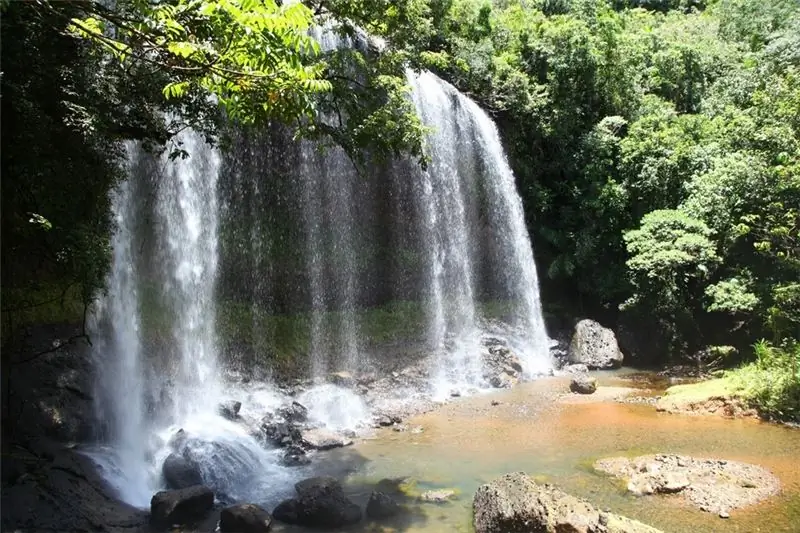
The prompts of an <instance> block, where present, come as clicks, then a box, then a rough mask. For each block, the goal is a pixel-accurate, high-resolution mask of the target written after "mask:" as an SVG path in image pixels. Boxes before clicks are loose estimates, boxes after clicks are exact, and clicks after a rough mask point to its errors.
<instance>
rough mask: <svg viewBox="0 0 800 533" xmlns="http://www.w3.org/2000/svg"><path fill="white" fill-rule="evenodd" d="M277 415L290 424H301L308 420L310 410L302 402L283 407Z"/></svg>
mask: <svg viewBox="0 0 800 533" xmlns="http://www.w3.org/2000/svg"><path fill="white" fill-rule="evenodd" d="M277 414H278V416H280V417H281V418H283V419H284V420H285V421H286V422H288V423H290V424H301V423H303V422H305V421H307V420H308V408H307V407H306V406H305V405H303V404H301V403H300V402H292V403H291V404H289V405H286V406H284V407H281V408H280V409H278V411H277Z"/></svg>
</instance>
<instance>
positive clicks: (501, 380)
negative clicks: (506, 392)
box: [489, 372, 519, 389]
mask: <svg viewBox="0 0 800 533" xmlns="http://www.w3.org/2000/svg"><path fill="white" fill-rule="evenodd" d="M518 382H519V379H517V378H516V377H515V376H512V375H510V374H508V373H507V372H501V373H500V374H497V375H496V376H492V378H491V379H490V380H489V384H490V385H491V386H492V387H494V388H496V389H510V388H511V387H513V386H514V385H516V384H517V383H518Z"/></svg>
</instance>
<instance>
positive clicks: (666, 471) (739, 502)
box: [595, 454, 780, 518]
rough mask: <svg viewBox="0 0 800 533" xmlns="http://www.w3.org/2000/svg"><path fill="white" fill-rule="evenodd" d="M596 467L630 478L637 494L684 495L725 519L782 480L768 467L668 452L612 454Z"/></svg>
mask: <svg viewBox="0 0 800 533" xmlns="http://www.w3.org/2000/svg"><path fill="white" fill-rule="evenodd" d="M595 468H596V469H597V470H600V471H601V472H605V473H607V474H611V475H612V476H614V477H617V478H620V479H623V480H625V481H627V483H628V491H630V492H631V493H633V494H636V495H639V496H643V495H649V494H680V495H682V496H683V497H685V498H686V499H687V500H689V501H690V502H691V503H693V504H694V505H696V506H697V507H699V508H700V509H702V510H703V511H708V512H713V513H718V514H719V515H720V517H722V518H727V517H728V516H729V514H728V513H729V511H731V510H733V509H737V508H741V507H745V506H748V505H753V504H755V503H758V502H760V501H762V500H764V499H766V498H768V497H769V496H771V495H773V494H775V493H777V492H778V490H779V489H780V481H779V480H778V479H777V478H776V477H775V476H774V475H773V474H772V473H771V472H769V471H768V470H766V469H764V468H762V467H760V466H756V465H751V464H747V463H740V462H737V461H726V460H723V459H698V458H694V457H688V456H684V455H664V454H658V455H643V456H641V457H636V458H633V459H628V458H625V457H612V458H608V459H601V460H599V461H597V462H596V463H595Z"/></svg>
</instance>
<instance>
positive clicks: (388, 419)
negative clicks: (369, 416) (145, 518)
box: [375, 414, 403, 427]
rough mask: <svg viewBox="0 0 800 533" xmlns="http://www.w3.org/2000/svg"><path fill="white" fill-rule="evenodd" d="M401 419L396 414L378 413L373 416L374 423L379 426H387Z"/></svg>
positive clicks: (397, 422)
mask: <svg viewBox="0 0 800 533" xmlns="http://www.w3.org/2000/svg"><path fill="white" fill-rule="evenodd" d="M402 421H403V420H402V419H401V418H400V417H399V416H396V415H388V414H379V415H378V416H377V417H376V418H375V424H376V425H377V426H379V427H389V426H391V425H393V424H399V423H400V422H402Z"/></svg>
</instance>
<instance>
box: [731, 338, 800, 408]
mask: <svg viewBox="0 0 800 533" xmlns="http://www.w3.org/2000/svg"><path fill="white" fill-rule="evenodd" d="M753 348H754V352H755V356H756V360H755V361H753V362H752V363H749V364H747V365H745V366H743V367H741V368H738V369H736V370H734V371H731V372H729V373H728V377H729V379H731V381H732V382H733V383H735V384H736V385H737V386H738V387H739V388H741V389H742V396H743V397H744V398H746V399H747V400H748V401H749V402H750V403H751V404H752V405H753V406H754V407H756V408H757V409H758V410H759V412H760V413H761V414H762V416H765V417H768V418H774V419H777V420H790V421H794V422H798V421H800V343H797V342H788V343H786V344H785V345H784V346H781V347H777V346H773V345H772V344H770V343H768V342H766V341H764V340H760V341H758V342H757V343H756V344H755V345H754V346H753Z"/></svg>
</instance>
